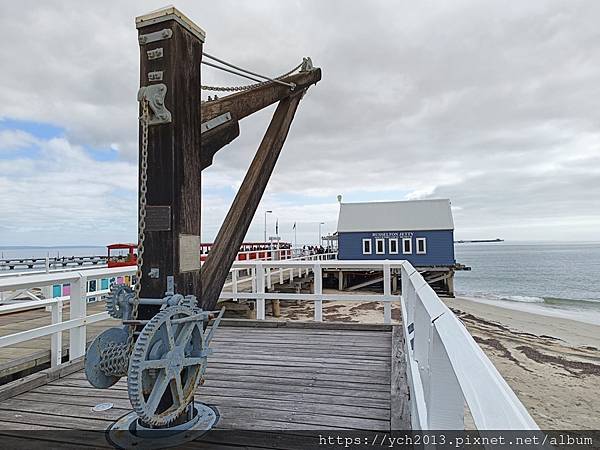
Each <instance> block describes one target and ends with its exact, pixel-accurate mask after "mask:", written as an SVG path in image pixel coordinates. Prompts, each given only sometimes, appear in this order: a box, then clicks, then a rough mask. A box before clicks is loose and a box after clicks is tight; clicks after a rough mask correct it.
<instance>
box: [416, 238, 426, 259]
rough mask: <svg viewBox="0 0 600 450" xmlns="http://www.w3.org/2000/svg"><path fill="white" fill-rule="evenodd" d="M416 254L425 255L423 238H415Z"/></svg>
mask: <svg viewBox="0 0 600 450" xmlns="http://www.w3.org/2000/svg"><path fill="white" fill-rule="evenodd" d="M417 253H418V254H419V255H424V254H425V253H427V242H426V240H425V238H417Z"/></svg>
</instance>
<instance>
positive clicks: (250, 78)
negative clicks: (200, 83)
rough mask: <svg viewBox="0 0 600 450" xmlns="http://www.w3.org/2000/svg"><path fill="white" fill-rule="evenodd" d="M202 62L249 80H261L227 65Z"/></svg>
mask: <svg viewBox="0 0 600 450" xmlns="http://www.w3.org/2000/svg"><path fill="white" fill-rule="evenodd" d="M202 64H206V65H207V66H210V67H214V68H215V69H219V70H223V71H225V72H229V73H232V74H234V75H237V76H238V77H244V78H248V79H249V80H252V81H258V82H259V83H262V81H260V80H259V79H258V78H254V77H251V76H249V75H246V74H244V73H240V72H236V71H235V70H231V69H228V68H227V67H221V66H217V65H216V64H213V63H209V62H208V61H202Z"/></svg>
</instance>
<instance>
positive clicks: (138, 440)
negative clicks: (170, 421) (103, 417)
mask: <svg viewBox="0 0 600 450" xmlns="http://www.w3.org/2000/svg"><path fill="white" fill-rule="evenodd" d="M193 405H194V416H193V418H192V419H191V420H190V421H188V422H186V423H183V424H181V425H176V426H172V427H168V428H160V429H156V428H147V427H145V426H144V425H142V424H141V423H140V422H139V420H138V416H137V414H136V413H135V412H133V411H132V412H130V413H128V414H126V415H124V416H123V417H121V418H120V419H119V420H117V421H116V422H115V423H113V424H112V425H111V426H110V427H108V429H107V430H106V439H107V441H108V442H109V443H110V444H111V445H113V446H114V447H116V448H119V449H130V448H140V449H142V448H143V449H158V448H167V447H176V446H179V445H182V444H184V443H186V442H190V441H193V440H194V439H198V438H199V437H200V436H202V435H203V434H205V433H206V432H207V431H209V430H210V429H211V428H212V427H213V426H214V425H215V424H216V423H217V422H218V421H219V411H218V410H217V409H216V408H215V407H212V406H208V405H206V404H204V403H201V402H194V404H193Z"/></svg>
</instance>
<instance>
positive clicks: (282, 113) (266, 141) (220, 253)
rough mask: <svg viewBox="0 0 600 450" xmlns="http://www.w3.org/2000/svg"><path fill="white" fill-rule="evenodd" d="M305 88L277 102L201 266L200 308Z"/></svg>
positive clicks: (233, 251)
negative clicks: (267, 126)
mask: <svg viewBox="0 0 600 450" xmlns="http://www.w3.org/2000/svg"><path fill="white" fill-rule="evenodd" d="M303 93H304V90H302V91H300V92H298V93H297V94H295V95H293V96H290V97H287V98H285V99H283V100H281V101H280V102H279V105H278V106H277V109H276V110H275V113H274V114H273V118H272V119H271V123H270V124H269V128H267V132H266V133H265V135H264V137H263V140H262V142H261V143H260V146H259V147H258V150H257V152H256V155H255V156H254V159H253V160H252V163H251V164H250V168H249V169H248V172H247V173H246V177H245V178H244V181H243V182H242V185H241V186H240V189H239V190H238V193H237V195H236V196H235V199H234V201H233V203H232V205H231V208H230V209H229V212H228V213H227V217H225V221H224V222H223V225H221V229H220V230H219V233H218V234H217V238H216V239H215V242H214V244H213V246H212V248H211V251H210V253H209V254H208V256H207V258H206V262H205V263H204V265H203V266H202V270H201V281H202V282H201V285H202V295H201V296H200V303H201V305H202V309H204V310H212V309H214V307H215V305H216V304H217V300H218V299H219V295H220V294H221V290H222V289H223V285H224V284H225V280H226V278H227V274H228V273H229V269H230V268H231V265H232V264H233V262H234V261H235V258H236V255H237V253H238V251H239V248H240V246H241V245H242V242H243V240H244V237H245V236H246V232H247V231H248V228H249V227H250V223H251V222H252V218H253V217H254V213H255V212H256V209H257V208H258V204H259V203H260V200H261V198H262V195H263V193H264V191H265V188H266V187H267V183H268V181H269V178H271V174H272V173H273V169H274V168H275V164H276V163H277V159H278V158H279V154H280V153H281V149H282V147H283V143H284V142H285V139H286V137H287V134H288V131H289V129H290V125H291V123H292V120H293V118H294V114H295V113H296V109H297V108H298V103H299V102H300V99H301V97H302V94H303Z"/></svg>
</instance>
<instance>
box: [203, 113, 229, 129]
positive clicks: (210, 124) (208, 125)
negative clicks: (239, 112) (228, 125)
mask: <svg viewBox="0 0 600 450" xmlns="http://www.w3.org/2000/svg"><path fill="white" fill-rule="evenodd" d="M230 120H231V113H228V112H226V113H225V114H221V115H220V116H217V117H215V118H214V119H210V120H208V121H206V122H204V123H203V124H202V125H200V134H202V133H204V132H206V131H209V130H212V129H213V128H216V127H218V126H219V125H223V124H224V123H225V122H229V121H230Z"/></svg>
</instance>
